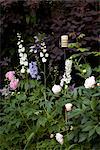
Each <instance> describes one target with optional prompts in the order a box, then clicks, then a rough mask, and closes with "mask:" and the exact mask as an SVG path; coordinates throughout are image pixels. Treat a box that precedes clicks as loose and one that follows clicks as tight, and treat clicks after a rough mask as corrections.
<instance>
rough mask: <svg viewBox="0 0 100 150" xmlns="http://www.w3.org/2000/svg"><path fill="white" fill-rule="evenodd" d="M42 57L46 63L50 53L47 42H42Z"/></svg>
mask: <svg viewBox="0 0 100 150" xmlns="http://www.w3.org/2000/svg"><path fill="white" fill-rule="evenodd" d="M40 57H41V58H42V62H43V63H45V62H46V61H47V58H48V57H49V54H48V53H47V49H46V45H45V42H42V43H41V52H40Z"/></svg>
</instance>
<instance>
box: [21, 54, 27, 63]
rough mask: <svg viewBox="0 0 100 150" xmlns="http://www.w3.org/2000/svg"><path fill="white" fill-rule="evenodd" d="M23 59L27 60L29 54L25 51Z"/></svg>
mask: <svg viewBox="0 0 100 150" xmlns="http://www.w3.org/2000/svg"><path fill="white" fill-rule="evenodd" d="M21 59H22V60H23V61H25V60H27V54H26V53H24V54H23V57H22V58H21Z"/></svg>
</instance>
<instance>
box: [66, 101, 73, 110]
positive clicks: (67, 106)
mask: <svg viewBox="0 0 100 150" xmlns="http://www.w3.org/2000/svg"><path fill="white" fill-rule="evenodd" d="M72 106H73V105H72V104H71V103H67V104H65V108H66V111H71V110H72Z"/></svg>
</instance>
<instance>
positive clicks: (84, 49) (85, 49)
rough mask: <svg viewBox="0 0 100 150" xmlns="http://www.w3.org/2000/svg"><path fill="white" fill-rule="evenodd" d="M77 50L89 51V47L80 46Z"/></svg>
mask: <svg viewBox="0 0 100 150" xmlns="http://www.w3.org/2000/svg"><path fill="white" fill-rule="evenodd" d="M77 50H78V51H81V52H85V51H88V49H87V48H81V47H80V48H78V49H77Z"/></svg>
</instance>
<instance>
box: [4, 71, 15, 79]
mask: <svg viewBox="0 0 100 150" xmlns="http://www.w3.org/2000/svg"><path fill="white" fill-rule="evenodd" d="M5 77H6V79H8V80H9V81H11V80H13V79H14V78H15V71H9V72H7V73H6V75H5Z"/></svg>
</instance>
